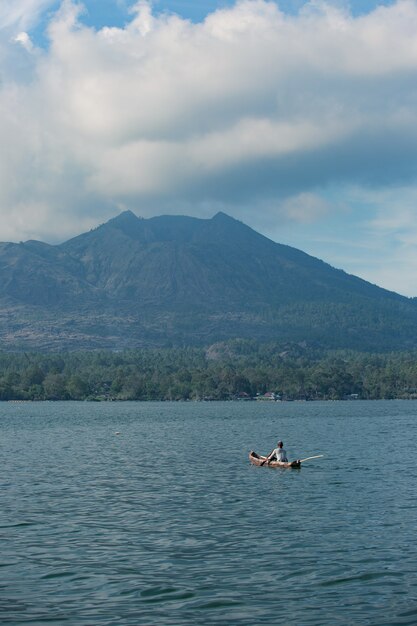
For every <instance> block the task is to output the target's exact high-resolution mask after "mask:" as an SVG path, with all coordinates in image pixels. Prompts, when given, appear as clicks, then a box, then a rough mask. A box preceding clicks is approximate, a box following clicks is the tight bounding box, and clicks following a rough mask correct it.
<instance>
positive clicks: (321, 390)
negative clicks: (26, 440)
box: [0, 340, 417, 401]
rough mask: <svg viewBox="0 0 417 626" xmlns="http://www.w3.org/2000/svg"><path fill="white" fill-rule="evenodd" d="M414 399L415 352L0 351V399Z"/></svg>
mask: <svg viewBox="0 0 417 626" xmlns="http://www.w3.org/2000/svg"><path fill="white" fill-rule="evenodd" d="M268 392H272V393H274V394H276V396H277V397H279V398H281V399H282V400H341V399H350V398H356V397H357V398H360V399H395V398H404V399H417V352H415V351H413V352H398V353H381V354H374V353H372V354H371V353H363V352H352V351H345V350H338V351H337V350H333V351H328V350H321V349H319V348H313V347H310V346H307V345H304V344H301V345H300V344H285V345H281V344H279V343H271V342H269V343H258V342H256V341H248V340H232V341H228V342H224V343H219V344H214V345H212V346H210V347H208V348H190V347H184V348H166V349H143V350H131V351H124V352H109V351H97V352H68V353H59V354H41V353H6V352H2V353H1V352H0V400H3V401H5V400H237V399H252V398H257V397H258V398H259V397H262V396H263V395H264V394H266V393H268Z"/></svg>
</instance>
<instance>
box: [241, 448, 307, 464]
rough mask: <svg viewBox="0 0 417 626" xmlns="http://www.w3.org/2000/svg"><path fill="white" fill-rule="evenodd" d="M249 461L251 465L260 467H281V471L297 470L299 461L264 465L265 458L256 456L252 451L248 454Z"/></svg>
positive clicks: (275, 462) (273, 462) (271, 462)
mask: <svg viewBox="0 0 417 626" xmlns="http://www.w3.org/2000/svg"><path fill="white" fill-rule="evenodd" d="M249 461H250V462H251V463H252V465H262V466H263V467H281V468H283V469H291V468H292V469H299V468H300V467H301V461H291V463H283V462H282V461H270V462H269V463H266V462H265V461H266V456H262V455H260V454H257V453H256V452H254V451H253V450H251V451H250V452H249Z"/></svg>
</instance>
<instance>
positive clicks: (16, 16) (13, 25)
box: [0, 0, 56, 31]
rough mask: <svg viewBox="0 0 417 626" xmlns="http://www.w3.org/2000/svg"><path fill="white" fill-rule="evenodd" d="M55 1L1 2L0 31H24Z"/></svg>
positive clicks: (9, 0)
mask: <svg viewBox="0 0 417 626" xmlns="http://www.w3.org/2000/svg"><path fill="white" fill-rule="evenodd" d="M55 3H56V2H55V0H2V1H1V4H0V31H1V30H2V29H17V31H22V30H23V31H26V30H28V29H29V28H30V27H31V26H33V24H34V23H36V21H37V20H38V19H39V16H40V15H41V13H42V12H43V11H44V10H45V9H47V8H48V7H51V6H53V5H54V4H55Z"/></svg>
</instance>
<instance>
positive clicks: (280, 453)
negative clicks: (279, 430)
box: [266, 441, 288, 464]
mask: <svg viewBox="0 0 417 626" xmlns="http://www.w3.org/2000/svg"><path fill="white" fill-rule="evenodd" d="M270 461H280V462H281V463H288V459H287V453H286V451H285V450H284V444H283V443H282V441H278V443H277V447H276V448H275V450H272V452H271V454H270V455H269V456H268V458H267V459H266V462H267V463H268V464H269V462H270Z"/></svg>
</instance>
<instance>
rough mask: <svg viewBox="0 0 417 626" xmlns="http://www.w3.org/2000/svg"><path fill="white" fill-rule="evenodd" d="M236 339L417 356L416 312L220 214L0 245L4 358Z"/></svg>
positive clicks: (125, 221) (121, 223) (128, 219)
mask: <svg viewBox="0 0 417 626" xmlns="http://www.w3.org/2000/svg"><path fill="white" fill-rule="evenodd" d="M232 337H246V338H247V337H250V338H255V339H259V340H270V339H273V340H282V341H295V342H302V341H307V342H309V343H316V344H320V345H322V346H325V347H343V348H355V349H358V348H359V349H369V350H396V349H406V348H414V347H416V346H417V305H416V304H415V302H414V301H413V300H410V299H408V298H405V297H403V296H400V295H398V294H396V293H393V292H390V291H387V290H385V289H381V288H379V287H377V286H375V285H372V284H370V283H368V282H366V281H364V280H362V279H360V278H357V277H355V276H352V275H349V274H346V273H345V272H343V271H341V270H337V269H335V268H333V267H331V266H330V265H328V264H327V263H324V262H323V261H320V260H319V259H316V258H314V257H311V256H309V255H307V254H305V253H304V252H301V251H300V250H296V249H295V248H291V247H289V246H285V245H281V244H278V243H274V242H273V241H271V240H270V239H267V238H266V237H264V236H262V235H260V234H259V233H257V232H255V231H254V230H252V229H251V228H249V227H248V226H246V225H244V224H242V223H241V222H239V221H237V220H235V219H233V218H231V217H229V216H227V215H225V214H224V213H218V214H217V215H215V216H214V217H213V218H212V219H209V220H203V219H197V218H193V217H183V216H161V217H153V218H150V219H142V218H138V217H136V215H134V214H133V213H132V212H131V211H126V212H124V213H121V214H120V215H118V216H117V217H115V218H114V219H111V220H110V221H109V222H107V223H105V224H103V225H101V226H99V227H98V228H96V229H94V230H92V231H90V232H88V233H84V234H82V235H79V236H78V237H75V238H73V239H70V240H69V241H67V242H65V243H63V244H60V245H56V246H53V245H48V244H46V243H42V242H39V241H27V242H25V243H19V244H15V243H3V244H0V339H1V344H2V347H3V349H7V350H33V349H37V350H43V351H54V350H61V349H65V350H75V349H96V348H108V349H113V350H120V349H126V348H132V347H142V346H168V345H190V344H193V345H198V344H207V343H213V342H215V341H219V340H224V339H228V338H232Z"/></svg>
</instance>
